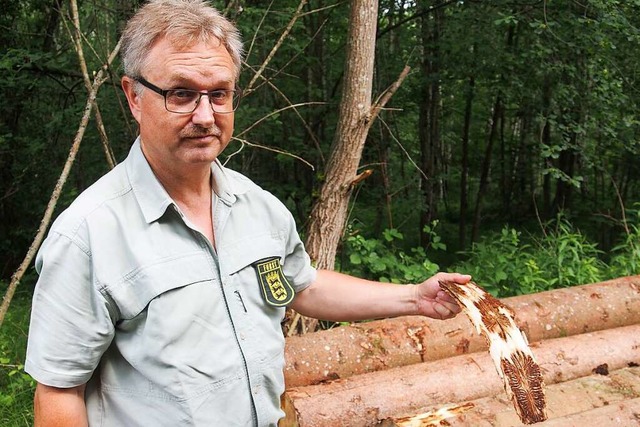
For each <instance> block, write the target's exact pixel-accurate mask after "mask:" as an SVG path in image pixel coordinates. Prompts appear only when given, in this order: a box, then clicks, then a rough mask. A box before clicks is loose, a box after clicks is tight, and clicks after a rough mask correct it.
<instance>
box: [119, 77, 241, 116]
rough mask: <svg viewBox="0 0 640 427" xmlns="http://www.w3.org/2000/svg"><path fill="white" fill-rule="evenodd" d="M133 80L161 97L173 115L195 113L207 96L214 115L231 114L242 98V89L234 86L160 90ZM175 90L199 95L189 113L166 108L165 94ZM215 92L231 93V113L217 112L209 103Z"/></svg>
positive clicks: (139, 78)
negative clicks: (209, 88) (229, 87)
mask: <svg viewBox="0 0 640 427" xmlns="http://www.w3.org/2000/svg"><path fill="white" fill-rule="evenodd" d="M132 78H133V80H135V81H136V82H138V83H140V84H141V85H142V86H144V87H146V88H147V89H151V90H152V91H153V92H155V93H157V94H158V95H160V96H162V97H163V98H164V108H165V109H166V110H167V111H168V112H170V113H174V114H192V113H193V112H194V111H196V108H198V105H200V100H201V99H202V96H203V95H207V98H209V105H211V109H212V110H213V112H214V113H217V114H231V113H233V112H235V111H236V110H237V109H238V106H239V105H240V99H241V98H242V89H240V88H239V87H238V86H236V88H235V89H216V90H208V91H202V92H201V91H198V90H193V89H160V88H159V87H158V86H156V85H154V84H153V83H150V82H149V81H147V80H146V79H145V78H144V77H132ZM176 90H184V91H188V92H193V93H198V94H200V96H199V97H198V100H197V101H196V103H195V105H194V106H193V110H191V111H173V110H170V109H169V107H168V106H167V94H168V93H170V92H173V91H176ZM215 92H232V93H233V98H234V99H232V101H231V108H232V110H231V111H217V110H216V107H215V106H214V105H213V103H212V102H211V94H213V93H215Z"/></svg>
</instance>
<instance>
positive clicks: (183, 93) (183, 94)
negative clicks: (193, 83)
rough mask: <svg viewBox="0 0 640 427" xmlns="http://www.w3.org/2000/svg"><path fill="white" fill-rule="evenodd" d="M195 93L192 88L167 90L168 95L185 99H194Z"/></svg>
mask: <svg viewBox="0 0 640 427" xmlns="http://www.w3.org/2000/svg"><path fill="white" fill-rule="evenodd" d="M196 93H197V92H194V91H192V90H186V89H184V90H183V89H175V90H172V91H171V92H169V93H168V95H169V96H171V97H172V98H175V99H180V100H182V101H186V100H190V99H194V98H195V96H196V95H195V94H196Z"/></svg>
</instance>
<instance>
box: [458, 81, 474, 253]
mask: <svg viewBox="0 0 640 427" xmlns="http://www.w3.org/2000/svg"><path fill="white" fill-rule="evenodd" d="M474 86H475V79H474V78H473V76H471V77H469V86H467V99H466V103H465V109H464V125H463V128H462V147H460V150H461V151H462V158H461V161H460V220H459V224H458V244H459V246H460V249H463V250H464V248H465V244H466V240H467V213H468V212H467V211H468V208H469V184H468V179H469V129H470V128H471V112H472V110H473V95H474V89H475V88H474Z"/></svg>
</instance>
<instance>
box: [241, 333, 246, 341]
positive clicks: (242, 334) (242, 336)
mask: <svg viewBox="0 0 640 427" xmlns="http://www.w3.org/2000/svg"><path fill="white" fill-rule="evenodd" d="M240 340H242V341H244V340H245V336H244V333H242V332H240Z"/></svg>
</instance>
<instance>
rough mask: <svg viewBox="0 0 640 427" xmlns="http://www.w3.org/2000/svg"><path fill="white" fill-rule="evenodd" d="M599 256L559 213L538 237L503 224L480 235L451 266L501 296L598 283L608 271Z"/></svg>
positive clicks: (590, 243)
mask: <svg viewBox="0 0 640 427" xmlns="http://www.w3.org/2000/svg"><path fill="white" fill-rule="evenodd" d="M600 255H601V252H600V251H599V250H598V249H597V246H596V244H594V243H592V242H589V241H588V240H587V238H586V237H585V236H584V235H583V234H581V233H580V232H579V231H576V230H575V229H574V227H573V226H572V225H571V223H570V222H569V221H568V220H566V218H564V217H563V216H562V215H559V216H558V218H557V219H556V220H555V221H553V222H550V223H548V224H546V225H545V226H544V229H543V235H542V237H535V236H530V237H529V238H528V239H523V237H522V233H521V232H519V231H516V230H515V229H513V228H509V227H505V228H503V229H502V231H501V232H500V233H498V234H494V235H489V236H485V238H484V239H482V241H481V242H479V243H476V244H474V245H473V248H472V249H471V250H470V251H469V252H468V253H467V256H468V259H467V260H466V261H464V262H462V263H460V264H459V265H457V266H456V270H458V271H461V272H465V273H468V274H471V275H472V276H473V277H474V280H476V281H477V282H478V284H480V285H481V286H483V287H485V288H486V289H487V290H488V291H489V292H491V293H492V294H494V295H496V296H499V297H505V296H512V295H522V294H528V293H533V292H540V291H545V290H549V289H555V288H560V287H566V286H573V285H579V284H586V283H593V282H598V281H600V280H602V279H604V278H605V277H607V276H608V275H607V274H606V271H607V266H606V264H605V263H604V262H603V261H602V260H601V259H600Z"/></svg>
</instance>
